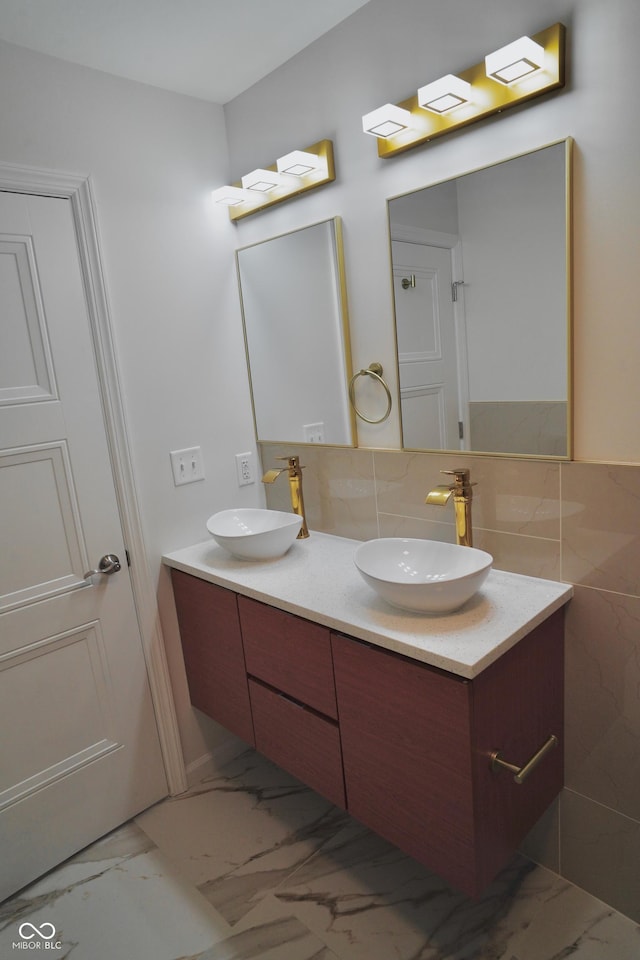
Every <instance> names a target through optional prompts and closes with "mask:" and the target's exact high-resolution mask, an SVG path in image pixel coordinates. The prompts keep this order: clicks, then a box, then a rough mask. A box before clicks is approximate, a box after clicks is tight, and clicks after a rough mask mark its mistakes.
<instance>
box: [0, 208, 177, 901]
mask: <svg viewBox="0 0 640 960" xmlns="http://www.w3.org/2000/svg"><path fill="white" fill-rule="evenodd" d="M0 541H1V546H0V731H1V734H0V850H1V851H2V853H1V855H2V869H1V870H0V900H1V899H3V898H4V897H6V896H8V895H9V894H11V893H13V892H14V891H15V890H17V889H19V888H20V887H22V886H24V885H25V884H26V883H28V882H29V881H31V880H32V879H34V878H35V877H37V876H39V875H40V874H42V873H44V872H45V871H46V870H48V869H50V868H51V867H52V866H54V865H55V864H57V863H59V862H60V861H61V860H63V859H65V858H66V857H68V856H69V855H71V854H72V853H74V852H75V851H77V850H79V849H80V848H81V847H83V846H85V845H86V844H88V843H90V842H92V841H93V840H95V839H96V838H97V837H99V836H102V835H103V834H105V833H106V832H108V831H109V830H111V829H112V828H114V827H115V826H117V825H118V824H120V823H122V822H123V821H125V820H127V819H128V818H130V817H131V816H133V815H134V814H135V813H138V812H139V811H140V810H142V809H144V808H145V807H147V806H149V805H150V804H151V803H154V802H155V801H157V800H159V799H160V798H161V797H163V796H165V795H166V792H167V790H166V781H165V775H164V767H163V763H162V757H161V752H160V745H159V740H158V733H157V730H156V724H155V718H154V714H153V708H152V703H151V697H150V693H149V687H148V679H147V673H146V668H145V662H144V656H143V651H142V645H141V638H140V634H139V629H138V624H137V620H136V612H135V608H134V603H133V595H132V590H131V584H130V580H129V573H128V568H127V562H126V553H125V545H124V543H123V539H122V531H121V524H120V518H119V514H118V505H117V502H116V495H115V488H114V482H113V476H112V472H111V465H110V459H109V450H108V445H107V439H106V432H105V427H104V421H103V413H102V405H101V400H100V391H99V382H98V378H97V372H96V362H95V357H94V350H93V342H92V337H91V331H90V326H89V321H88V315H87V307H86V302H85V296H84V288H83V281H82V274H81V271H80V266H79V260H78V252H77V243H76V236H75V230H74V225H73V219H72V213H71V205H70V202H69V201H68V200H64V199H58V198H52V197H32V196H26V195H21V194H12V193H0ZM105 554H115V555H117V557H118V558H119V559H120V562H121V565H122V568H121V569H120V570H119V571H118V572H114V573H112V574H110V575H103V574H101V575H96V576H93V577H90V578H89V579H85V576H84V575H85V573H86V572H87V571H89V570H90V569H91V568H95V567H96V566H97V565H98V563H99V561H100V558H101V557H102V556H103V555H105Z"/></svg>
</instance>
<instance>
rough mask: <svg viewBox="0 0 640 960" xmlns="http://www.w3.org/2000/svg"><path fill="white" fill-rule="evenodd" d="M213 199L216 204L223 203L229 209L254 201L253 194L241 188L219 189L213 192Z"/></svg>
mask: <svg viewBox="0 0 640 960" xmlns="http://www.w3.org/2000/svg"><path fill="white" fill-rule="evenodd" d="M211 197H212V198H213V200H214V201H215V202H216V203H222V204H224V205H225V206H227V207H236V206H238V204H240V203H247V201H248V200H251V199H252V198H251V194H249V193H247V191H246V190H243V189H242V188H241V187H218V188H217V190H213V191H212V192H211Z"/></svg>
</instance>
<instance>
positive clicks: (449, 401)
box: [391, 240, 461, 450]
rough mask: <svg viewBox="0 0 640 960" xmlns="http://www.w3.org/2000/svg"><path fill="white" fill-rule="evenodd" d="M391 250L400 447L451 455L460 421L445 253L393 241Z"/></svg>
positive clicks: (448, 266)
mask: <svg viewBox="0 0 640 960" xmlns="http://www.w3.org/2000/svg"><path fill="white" fill-rule="evenodd" d="M391 246H392V254H393V290H394V298H395V308H396V326H397V336H398V365H399V374H400V402H401V412H402V442H403V446H404V447H407V448H414V449H419V450H425V449H426V450H456V449H459V448H460V436H459V427H458V421H459V420H460V419H461V418H460V416H459V392H458V355H457V345H456V326H455V317H454V310H453V302H452V293H451V291H452V275H451V251H450V250H447V249H445V248H442V247H433V246H426V245H424V244H419V243H408V242H404V241H399V240H394V241H393V243H392V245H391Z"/></svg>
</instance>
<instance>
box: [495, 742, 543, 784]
mask: <svg viewBox="0 0 640 960" xmlns="http://www.w3.org/2000/svg"><path fill="white" fill-rule="evenodd" d="M557 745H558V738H557V737H556V736H555V734H553V733H552V734H551V736H550V737H549V739H548V740H546V741H545V742H544V743H543V744H542V746H541V747H540V749H539V750H538V751H536V753H534V755H533V756H532V757H530V758H529V759H528V760H527V762H526V763H525V764H524V765H523V766H522V767H519V766H518V764H517V763H509V761H508V760H504V759H503V758H502V755H501V753H500V751H499V750H494V751H493V753H491V754H490V755H489V761H490V764H491V769H492V770H493V772H494V773H497V772H498V770H509V771H510V772H511V773H512V774H513V775H514V776H513V779H514V780H515V782H516V783H524V781H525V780H526V779H527V777H528V776H529V774H530V773H531V771H532V770H534V769H535V768H536V767H537V766H538V764H539V763H540V761H541V760H544V758H545V757H546V755H547V754H548V753H549V752H550V751H551V750H553V748H554V747H557Z"/></svg>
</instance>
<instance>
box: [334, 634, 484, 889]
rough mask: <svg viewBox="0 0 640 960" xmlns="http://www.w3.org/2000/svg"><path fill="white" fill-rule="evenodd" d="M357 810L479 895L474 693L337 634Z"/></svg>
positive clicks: (347, 758)
mask: <svg viewBox="0 0 640 960" xmlns="http://www.w3.org/2000/svg"><path fill="white" fill-rule="evenodd" d="M332 645H333V653H334V665H335V676H336V690H337V698H338V713H339V716H340V730H341V736H342V755H343V762H344V771H345V786H346V794H347V809H348V810H349V812H350V813H352V814H353V816H355V817H357V818H358V819H359V820H361V821H362V822H363V823H365V824H366V825H367V826H369V827H370V828H371V829H372V830H375V831H376V832H377V833H379V834H381V835H382V836H383V837H385V838H386V839H387V840H390V841H391V842H392V843H394V844H396V846H398V847H400V849H401V850H404V851H405V853H408V854H410V855H411V856H413V857H415V858H416V859H417V860H420V861H421V862H422V863H424V864H426V865H427V866H428V867H430V868H431V869H432V870H434V871H435V872H436V873H438V874H439V875H440V876H442V877H444V878H445V879H446V880H448V881H449V882H450V883H452V884H453V885H454V886H456V887H458V889H460V890H463V891H464V892H466V893H470V894H472V895H474V894H475V893H476V892H477V889H476V879H475V878H476V867H475V852H474V840H475V838H474V816H473V797H472V762H471V745H470V731H469V724H470V697H469V683H468V682H467V681H464V680H462V679H460V678H457V677H453V676H452V675H451V674H446V673H442V672H441V671H438V670H434V669H432V668H430V667H426V666H425V665H423V664H421V663H418V662H417V661H414V660H409V659H407V658H405V657H402V656H399V655H397V654H394V653H390V652H388V651H386V650H382V649H381V648H376V647H370V646H367V645H366V644H363V643H360V642H358V641H355V640H351V639H349V638H348V637H343V636H339V635H336V634H334V635H333V636H332Z"/></svg>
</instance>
